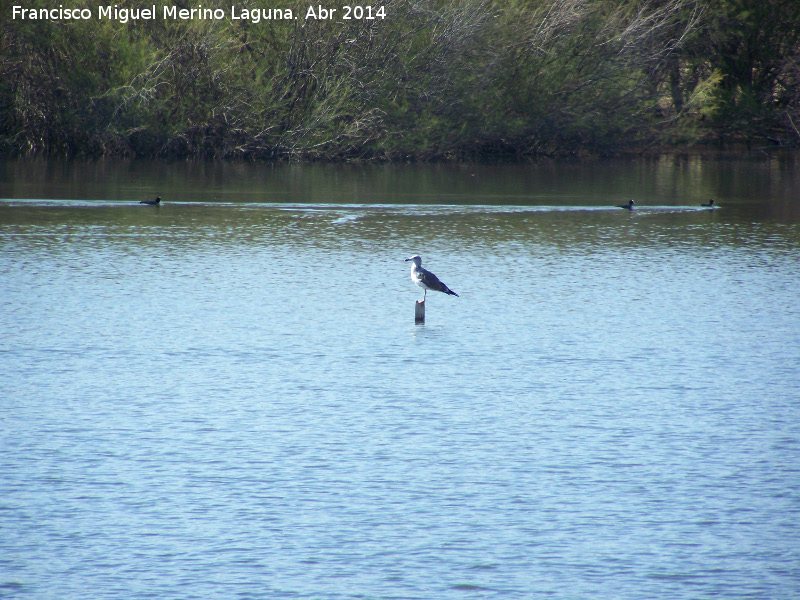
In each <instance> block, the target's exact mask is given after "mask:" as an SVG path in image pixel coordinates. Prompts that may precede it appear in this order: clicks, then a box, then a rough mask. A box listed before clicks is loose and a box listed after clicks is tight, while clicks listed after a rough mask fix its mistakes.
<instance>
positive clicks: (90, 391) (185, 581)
mask: <svg viewBox="0 0 800 600" xmlns="http://www.w3.org/2000/svg"><path fill="white" fill-rule="evenodd" d="M408 185H411V183H409V184H408ZM357 200H358V202H353V203H349V204H344V205H343V204H342V203H336V204H325V203H315V204H302V203H301V204H297V203H295V202H290V203H271V202H267V201H263V202H258V203H239V202H229V203H222V204H218V203H213V202H191V201H186V202H178V201H175V202H166V203H165V204H164V205H163V206H161V207H158V208H152V207H140V206H138V205H136V204H132V203H125V202H121V201H119V199H118V198H108V199H106V200H102V199H99V200H98V199H86V200H81V199H73V200H72V201H63V200H58V199H47V198H46V199H43V200H37V199H24V198H23V199H20V198H11V199H8V200H3V201H0V596H2V597H9V598H26V599H27V598H35V599H73V598H74V599H78V598H81V599H83V598H93V599H102V600H106V599H130V598H159V599H163V598H174V599H189V598H202V599H229V598H242V599H262V598H263V599H272V598H278V599H280V598H308V599H311V598H314V599H348V600H349V599H357V598H358V599H360V598H370V599H372V598H375V599H377V598H418V599H429V598H430V599H434V598H435V599H439V598H444V599H449V598H454V599H461V598H464V599H473V598H511V599H513V598H525V599H527V598H555V599H574V598H630V599H644V598H647V599H659V600H660V599H694V598H711V597H721V598H763V599H765V600H774V599H790V598H797V597H800V531H799V529H800V528H799V526H798V523H800V302H799V301H798V300H800V277H798V274H799V270H798V267H799V266H800V223H798V222H797V221H795V220H793V219H780V218H778V219H776V218H774V212H770V211H769V210H762V209H763V207H761V208H759V207H760V206H761V205H760V204H759V203H758V202H757V201H756V200H753V201H751V202H750V203H747V202H745V201H744V200H741V201H738V203H737V202H734V199H729V206H728V207H727V208H726V207H725V206H723V207H722V208H720V209H719V210H716V211H704V210H699V208H698V207H697V206H696V203H695V202H692V203H688V202H686V201H685V200H683V199H675V200H674V201H670V200H669V198H665V197H664V198H659V199H658V201H657V202H653V203H652V204H651V205H650V206H644V207H643V210H640V211H638V212H634V213H628V212H627V211H617V210H614V209H611V208H606V207H604V206H603V205H602V202H600V201H599V200H598V199H597V197H595V196H592V195H591V194H590V193H589V192H587V195H586V197H585V200H584V201H583V202H581V200H580V198H577V199H573V200H572V201H570V202H556V201H554V200H553V199H549V200H547V202H545V203H539V204H528V205H527V206H526V205H521V204H519V203H518V201H513V202H509V203H508V204H503V203H502V202H501V201H499V200H498V201H495V202H493V203H492V204H491V205H487V204H485V203H484V204H480V203H477V204H476V203H473V204H429V203H427V202H426V203H424V204H414V203H403V204H396V203H387V202H383V200H385V198H383V199H381V200H382V201H381V202H376V203H369V202H364V198H363V197H359V198H357ZM640 204H646V203H645V202H641V203H640ZM720 204H723V201H720ZM782 214H783V213H782ZM770 215H772V216H770ZM416 253H419V254H421V255H422V256H423V266H425V267H427V268H429V269H430V270H432V271H433V272H435V273H436V274H437V275H438V276H439V277H440V278H441V279H442V280H443V281H444V282H445V283H446V284H447V285H448V286H450V287H451V288H452V289H453V290H455V291H456V292H457V293H458V294H459V297H458V298H456V297H451V296H445V295H443V294H436V293H434V292H431V293H429V294H428V299H427V303H426V309H427V310H426V317H427V318H426V323H425V324H423V325H417V324H415V323H414V301H415V300H416V299H419V298H421V297H422V291H421V290H419V289H418V288H416V287H415V286H414V285H413V284H412V282H411V280H410V278H409V275H408V267H409V263H405V262H403V259H405V258H407V257H408V256H410V255H412V254H416Z"/></svg>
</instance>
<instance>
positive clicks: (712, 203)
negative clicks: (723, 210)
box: [700, 198, 717, 208]
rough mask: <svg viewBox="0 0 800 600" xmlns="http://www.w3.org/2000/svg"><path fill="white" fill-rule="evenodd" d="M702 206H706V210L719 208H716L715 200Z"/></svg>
mask: <svg viewBox="0 0 800 600" xmlns="http://www.w3.org/2000/svg"><path fill="white" fill-rule="evenodd" d="M700 206H705V207H706V208H717V207H716V206H714V199H713V198H712V199H711V200H709V201H708V204H701V205H700Z"/></svg>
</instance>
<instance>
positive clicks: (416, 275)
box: [405, 255, 458, 302]
mask: <svg viewBox="0 0 800 600" xmlns="http://www.w3.org/2000/svg"><path fill="white" fill-rule="evenodd" d="M408 261H411V281H413V282H414V283H416V284H417V285H418V286H419V287H421V288H422V289H423V290H425V294H424V295H423V296H422V301H423V302H425V298H426V297H427V296H428V290H435V291H437V292H443V293H445V294H450V295H451V296H456V297H458V294H456V293H455V292H454V291H453V290H451V289H450V288H449V287H447V286H446V285H445V284H443V283H442V282H441V281H439V278H438V277H437V276H436V275H434V274H433V273H431V272H430V271H428V270H426V269H423V268H422V257H420V256H419V255H415V256H412V257H411V258H407V259H406V260H405V262H408Z"/></svg>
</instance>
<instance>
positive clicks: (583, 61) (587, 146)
mask: <svg viewBox="0 0 800 600" xmlns="http://www.w3.org/2000/svg"><path fill="white" fill-rule="evenodd" d="M80 2H81V0H78V3H77V4H75V5H74V6H70V8H89V9H90V10H91V14H92V17H91V18H90V19H87V20H66V19H62V20H50V19H43V20H31V19H20V18H16V19H12V18H11V10H12V4H13V2H12V1H11V0H0V14H2V17H3V18H2V21H1V22H0V153H2V154H3V155H6V156H9V155H33V154H39V153H45V154H61V155H73V156H74V155H87V156H96V155H107V156H108V155H110V156H160V157H184V156H196V157H215V158H234V157H239V158H264V159H305V160H309V159H310V160H353V159H359V160H443V159H485V158H500V159H510V158H519V157H527V156H536V155H549V156H563V155H575V154H584V153H591V154H608V153H619V152H627V151H643V150H652V151H658V150H660V149H664V148H676V147H677V148H685V147H687V146H695V147H697V146H702V145H707V144H712V143H713V144H720V143H721V144H732V143H743V144H748V145H751V144H756V145H757V146H772V147H778V146H780V147H786V146H797V145H798V144H800V131H798V127H800V3H798V2H797V1H796V0H704V1H701V0H625V1H619V0H505V1H500V0H497V1H491V0H417V1H414V0H385V1H384V2H382V4H376V5H375V7H378V6H383V7H384V10H385V15H386V18H385V19H380V18H377V19H372V20H367V19H363V18H362V19H351V20H349V21H347V22H342V21H341V20H339V18H338V17H341V8H339V13H338V14H337V19H336V20H324V21H323V20H314V19H305V18H304V17H305V16H306V12H307V10H308V7H309V6H312V5H311V4H309V3H307V2H306V3H303V2H299V1H297V0H289V1H286V2H282V3H274V4H272V6H273V7H276V8H280V9H282V11H281V14H283V11H285V10H286V9H290V10H291V11H292V13H293V15H294V16H295V17H297V18H296V19H291V20H287V19H275V18H273V19H269V20H268V19H262V20H261V21H260V22H258V23H256V22H255V21H254V20H246V19H232V18H231V10H232V8H235V9H236V10H237V12H238V13H239V14H241V11H242V10H245V9H247V10H249V9H256V8H259V9H262V8H263V9H265V10H267V9H266V8H265V6H264V4H263V3H262V2H261V0H243V1H242V2H239V3H238V4H233V5H232V4H223V3H220V2H216V3H215V2H214V1H211V0H209V2H208V3H203V8H212V9H213V8H221V9H222V10H223V11H224V13H225V18H224V19H191V20H174V19H170V18H168V19H164V18H162V14H161V7H162V5H156V12H157V15H156V18H153V19H148V20H142V19H138V20H135V19H130V20H128V22H127V23H122V22H121V21H120V20H114V19H111V20H109V19H98V18H97V7H98V5H99V3H98V2H96V1H94V2H92V1H84V2H83V3H80ZM117 5H118V7H119V8H127V9H134V8H140V9H141V8H150V7H151V6H152V5H153V4H152V2H151V0H147V1H146V2H143V1H140V0H120V1H119V2H117ZM316 5H317V3H315V4H314V5H313V6H316ZM323 5H324V4H323ZM103 6H105V4H104V5H103ZM176 6H178V7H180V8H195V7H196V5H190V4H188V3H187V2H186V0H178V1H177V2H176ZM329 6H330V3H329ZM53 7H54V3H52V2H50V1H49V0H32V1H31V2H28V3H26V8H53Z"/></svg>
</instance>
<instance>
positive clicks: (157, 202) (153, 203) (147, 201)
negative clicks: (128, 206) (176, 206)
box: [139, 196, 161, 206]
mask: <svg viewBox="0 0 800 600" xmlns="http://www.w3.org/2000/svg"><path fill="white" fill-rule="evenodd" d="M139 204H147V205H149V206H157V205H158V204H161V196H158V197H157V198H156V199H155V200H142V201H141V202H139Z"/></svg>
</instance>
